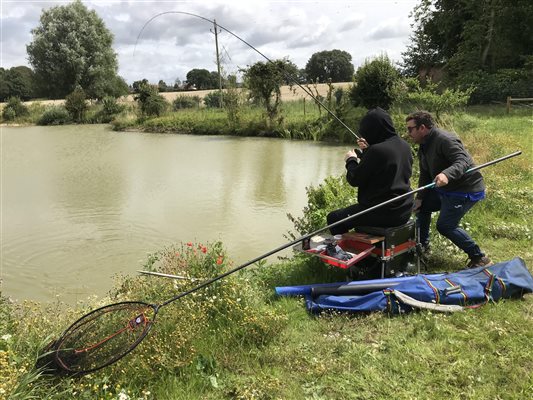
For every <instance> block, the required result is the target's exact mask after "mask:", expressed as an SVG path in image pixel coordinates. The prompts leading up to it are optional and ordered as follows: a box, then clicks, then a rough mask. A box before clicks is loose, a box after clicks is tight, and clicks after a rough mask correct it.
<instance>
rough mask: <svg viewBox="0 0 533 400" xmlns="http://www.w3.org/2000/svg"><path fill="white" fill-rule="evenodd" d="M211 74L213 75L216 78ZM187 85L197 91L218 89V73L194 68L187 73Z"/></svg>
mask: <svg viewBox="0 0 533 400" xmlns="http://www.w3.org/2000/svg"><path fill="white" fill-rule="evenodd" d="M212 74H215V75H216V78H214V76H215V75H212ZM187 83H188V84H189V85H194V86H195V87H196V89H198V90H205V89H215V88H218V73H216V72H209V71H208V70H206V69H198V68H195V69H192V70H190V71H189V72H187Z"/></svg>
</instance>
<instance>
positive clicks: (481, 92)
mask: <svg viewBox="0 0 533 400" xmlns="http://www.w3.org/2000/svg"><path fill="white" fill-rule="evenodd" d="M457 83H458V85H459V87H461V88H466V87H469V86H474V87H475V90H474V91H473V93H472V96H471V97H470V102H469V104H490V103H494V102H500V103H503V102H505V101H506V99H507V97H508V96H511V97H518V98H520V97H533V73H532V72H531V71H528V70H527V69H500V70H498V71H497V72H495V73H493V74H489V73H487V72H484V71H475V72H470V73H465V74H463V75H462V76H461V77H460V78H459V79H458V81H457Z"/></svg>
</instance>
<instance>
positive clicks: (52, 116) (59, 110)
mask: <svg viewBox="0 0 533 400" xmlns="http://www.w3.org/2000/svg"><path fill="white" fill-rule="evenodd" d="M70 122H71V119H70V114H69V112H68V111H67V109H66V108H65V107H63V106H51V107H47V108H46V110H45V111H44V113H43V115H42V116H41V117H40V118H39V119H38V121H37V125H64V124H68V123H70Z"/></svg>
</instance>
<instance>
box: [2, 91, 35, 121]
mask: <svg viewBox="0 0 533 400" xmlns="http://www.w3.org/2000/svg"><path fill="white" fill-rule="evenodd" d="M28 114H29V111H28V107H26V106H25V105H24V103H22V101H21V100H20V98H18V97H10V98H9V100H8V101H7V104H6V105H5V107H4V109H3V110H2V118H3V119H4V120H6V121H13V120H14V119H15V118H18V117H23V116H25V115H28Z"/></svg>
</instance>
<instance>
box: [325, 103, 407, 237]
mask: <svg viewBox="0 0 533 400" xmlns="http://www.w3.org/2000/svg"><path fill="white" fill-rule="evenodd" d="M359 134H360V135H361V136H362V139H360V140H358V141H357V143H358V145H359V147H360V148H361V149H363V151H362V155H360V156H359V155H358V154H357V153H356V152H355V150H350V151H349V152H348V153H347V154H346V156H345V157H344V160H345V163H346V180H347V181H348V183H349V184H350V185H351V186H353V187H357V188H358V190H357V201H358V204H353V205H351V206H348V207H346V208H341V209H339V210H335V211H332V212H330V213H329V214H328V216H327V221H328V225H330V224H332V223H334V222H337V221H340V220H342V219H344V218H347V217H348V216H350V215H354V214H356V213H358V212H360V211H363V210H365V209H367V208H370V207H372V206H375V205H377V204H379V203H383V202H384V201H387V200H390V199H392V198H394V197H398V196H400V195H402V194H405V193H407V192H409V191H411V187H410V186H409V179H410V178H411V173H412V165H413V156H412V155H411V146H409V144H408V143H407V142H406V141H405V140H403V139H401V138H400V137H399V136H398V135H397V133H396V130H395V129H394V125H393V123H392V119H391V117H390V115H389V114H387V112H386V111H385V110H383V109H381V108H379V107H378V108H374V109H372V110H369V111H368V113H367V114H366V115H365V116H364V117H363V119H362V120H361V123H360V126H359ZM363 139H364V140H363ZM412 207H413V196H407V197H405V198H403V199H400V200H398V201H394V202H392V203H390V204H388V205H387V206H384V207H381V208H379V209H376V210H374V211H371V212H369V213H367V214H363V215H361V216H360V217H357V218H355V219H352V220H350V221H348V222H345V223H343V224H339V225H338V226H334V227H333V228H331V229H330V232H331V233H332V234H333V235H337V234H342V233H345V232H348V231H349V230H350V229H352V228H353V227H355V226H363V225H366V226H377V227H393V226H400V225H403V224H405V223H407V221H408V220H409V218H410V217H411V210H412Z"/></svg>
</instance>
